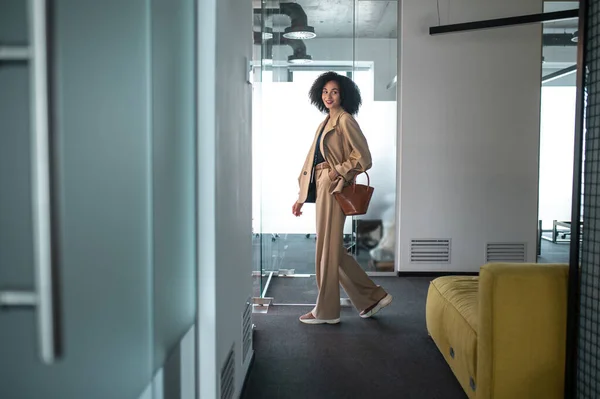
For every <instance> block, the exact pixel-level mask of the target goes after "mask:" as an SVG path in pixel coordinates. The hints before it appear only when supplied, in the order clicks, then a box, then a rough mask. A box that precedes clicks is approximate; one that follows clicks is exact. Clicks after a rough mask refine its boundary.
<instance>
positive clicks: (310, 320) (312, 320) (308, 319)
mask: <svg viewBox="0 0 600 399" xmlns="http://www.w3.org/2000/svg"><path fill="white" fill-rule="evenodd" d="M299 320H300V321H301V322H302V323H304V324H337V323H339V322H340V318H339V317H338V318H337V319H329V320H325V319H317V318H316V317H315V316H314V315H313V314H312V312H309V313H307V314H305V315H302V316H300V319H299Z"/></svg>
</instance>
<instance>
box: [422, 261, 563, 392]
mask: <svg viewBox="0 0 600 399" xmlns="http://www.w3.org/2000/svg"><path fill="white" fill-rule="evenodd" d="M567 277H568V266H567V265H566V264H535V263H506V264H503V263H490V264H486V265H484V266H482V267H481V269H480V273H479V276H477V277H465V276H446V277H439V278H436V279H435V280H433V281H432V282H431V284H430V285H429V291H428V294H427V305H426V320H427V330H428V332H429V335H431V338H432V339H433V341H434V342H435V344H436V345H437V347H438V349H439V350H440V352H441V353H442V355H443V356H444V359H446V362H447V363H448V364H449V365H450V368H451V369H452V371H453V372H454V375H455V376H456V378H457V379H458V381H459V382H460V384H461V386H462V387H463V389H464V390H465V392H466V394H467V396H468V397H469V398H470V399H475V398H476V399H525V398H527V399H541V398H543V399H554V398H556V399H559V398H561V399H562V398H563V386H564V364H565V340H566V325H567Z"/></svg>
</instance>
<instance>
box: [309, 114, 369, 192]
mask: <svg viewBox="0 0 600 399" xmlns="http://www.w3.org/2000/svg"><path fill="white" fill-rule="evenodd" d="M325 123H326V124H327V126H326V127H325V130H324V131H323V136H322V137H321V146H320V147H321V153H322V154H323V157H324V158H325V160H326V161H327V163H329V165H331V166H332V167H333V168H335V170H336V171H337V172H338V174H339V176H338V177H337V178H336V179H335V180H334V181H332V182H331V186H330V187H329V192H330V193H331V194H333V193H338V192H340V191H342V188H343V187H344V185H346V184H349V183H350V182H351V181H352V179H353V178H354V177H355V176H356V175H357V174H359V173H362V172H365V171H367V170H368V169H369V168H371V165H372V161H371V152H370V151H369V145H368V144H367V140H366V139H365V136H364V135H363V133H362V131H361V130H360V126H358V123H357V122H356V120H355V119H354V117H352V115H350V114H349V113H347V112H345V111H341V112H339V113H338V114H336V115H331V117H328V118H326V119H325V120H324V121H323V122H321V124H320V125H319V128H318V129H317V132H316V134H315V138H314V140H313V143H312V146H311V147H310V150H309V151H308V154H307V155H306V160H305V161H304V166H303V167H302V171H301V172H300V176H299V177H298V184H299V185H300V192H299V193H298V202H299V203H304V202H305V201H306V197H307V195H308V187H309V185H310V179H311V176H312V173H313V170H312V169H313V162H314V155H315V147H316V143H317V139H318V137H319V133H320V132H321V129H322V127H323V124H325Z"/></svg>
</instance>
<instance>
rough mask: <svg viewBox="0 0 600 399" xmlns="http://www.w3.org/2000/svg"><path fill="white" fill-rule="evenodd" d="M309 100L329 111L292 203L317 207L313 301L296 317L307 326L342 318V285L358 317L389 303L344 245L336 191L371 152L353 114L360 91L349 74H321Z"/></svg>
mask: <svg viewBox="0 0 600 399" xmlns="http://www.w3.org/2000/svg"><path fill="white" fill-rule="evenodd" d="M309 96H310V101H311V103H312V104H313V105H315V106H316V107H317V108H318V109H319V110H320V111H321V112H324V113H326V114H327V117H326V118H325V120H324V121H323V122H322V123H321V125H320V126H319V128H318V129H317V133H316V135H315V139H314V142H313V144H312V147H311V149H310V151H309V152H308V155H307V156H306V161H305V162H304V167H303V168H302V171H301V173H300V177H299V178H298V182H299V184H300V193H299V197H298V200H297V201H296V203H294V205H293V207H292V213H293V214H294V215H295V216H300V215H302V206H303V205H304V203H305V202H315V203H316V210H317V256H316V274H317V287H318V289H319V294H318V296H317V305H316V306H315V308H314V309H313V310H312V311H311V312H309V313H307V314H305V315H303V316H301V317H300V321H301V322H302V323H306V324H337V323H339V322H340V284H341V285H342V287H344V290H345V291H346V293H347V294H348V296H349V297H350V300H351V301H352V304H353V305H354V307H355V308H356V309H357V310H358V311H359V312H360V317H362V318H368V317H371V316H373V315H374V314H375V313H377V312H378V311H379V310H381V309H382V308H384V307H386V306H387V305H389V304H390V303H391V302H392V296H391V295H389V294H388V293H386V292H385V291H384V290H383V288H381V287H380V286H377V285H375V284H374V283H373V281H371V279H369V277H368V276H367V274H366V273H365V272H364V270H363V269H362V268H361V267H360V265H359V264H358V263H357V262H356V260H355V259H354V258H353V257H352V256H351V255H349V254H348V253H347V252H346V249H345V248H344V246H343V227H344V222H345V219H346V216H345V215H344V213H343V212H342V209H341V207H340V206H339V204H338V203H337V201H336V199H335V196H334V195H333V194H334V193H336V192H340V191H341V190H342V188H343V187H344V185H346V184H349V183H350V182H351V181H352V180H353V179H354V177H355V176H356V175H357V174H359V173H361V172H364V171H366V170H367V169H369V168H370V167H371V153H370V152H369V147H368V145H367V141H366V139H365V137H364V136H363V134H362V132H361V130H360V127H359V126H358V124H357V123H356V120H354V117H353V116H352V115H355V114H356V113H357V112H358V108H359V107H360V105H361V98H360V91H359V89H358V87H357V86H356V84H355V83H354V82H353V81H352V80H351V79H349V78H347V77H345V76H342V75H338V74H336V73H334V72H327V73H325V74H323V75H321V76H320V77H319V78H317V80H316V81H315V82H314V83H313V85H312V87H311V89H310V93H309Z"/></svg>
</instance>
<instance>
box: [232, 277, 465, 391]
mask: <svg viewBox="0 0 600 399" xmlns="http://www.w3.org/2000/svg"><path fill="white" fill-rule="evenodd" d="M373 280H374V281H375V282H376V283H377V284H381V285H382V286H383V287H384V288H385V289H386V290H387V291H388V292H389V293H391V294H392V295H393V296H394V302H393V303H392V304H391V305H390V306H389V307H388V308H386V309H384V310H383V311H382V312H381V313H380V314H378V315H377V316H376V317H375V318H372V319H367V320H363V319H361V318H360V317H358V315H357V313H356V311H355V310H354V308H342V315H341V317H342V322H341V323H340V324H338V325H334V326H329V325H325V326H324V325H318V326H309V325H304V324H302V323H300V322H299V321H298V316H300V315H301V314H303V313H306V312H308V311H309V310H310V307H304V306H272V307H271V308H270V309H269V312H268V313H267V314H254V324H255V325H256V330H255V334H254V350H255V358H254V364H253V366H252V368H251V370H250V373H249V376H248V380H247V382H246V386H245V390H244V393H243V395H242V398H244V399H258V398H261V399H262V398H264V399H267V398H269V399H270V398H281V399H296V398H297V399H307V398H314V399H330V398H331V399H338V398H348V399H360V398H365V399H375V398H378V399H379V398H403V399H411V398H415V399H417V398H418V399H453V398H460V399H464V398H466V395H465V394H464V392H463V390H462V388H461V387H460V385H459V384H458V381H457V380H456V379H455V377H454V375H453V374H452V372H451V370H450V368H449V367H448V365H447V364H446V362H445V361H444V359H443V357H442V355H441V354H440V353H439V351H438V349H437V347H436V346H435V343H434V342H433V341H432V340H431V338H429V336H428V335H427V330H426V327H425V299H426V295H427V288H428V286H429V281H430V280H431V278H429V277H401V278H398V277H379V278H374V279H373ZM289 281H290V282H291V283H293V282H294V281H297V282H298V283H302V280H301V279H297V278H296V279H289ZM313 301H314V299H313Z"/></svg>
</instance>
